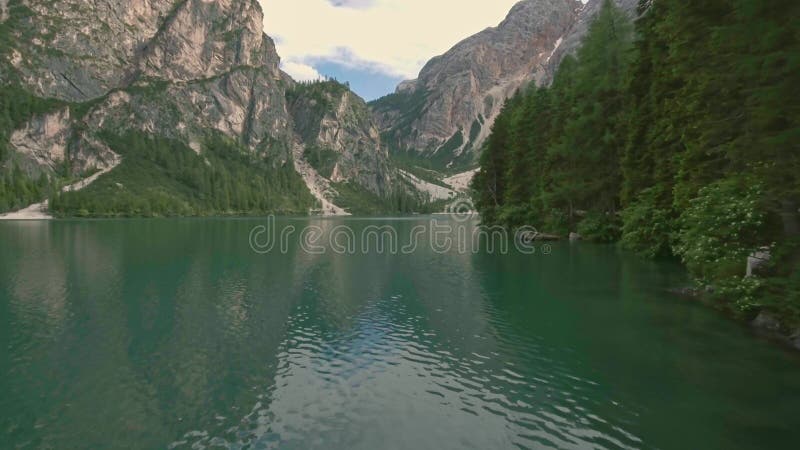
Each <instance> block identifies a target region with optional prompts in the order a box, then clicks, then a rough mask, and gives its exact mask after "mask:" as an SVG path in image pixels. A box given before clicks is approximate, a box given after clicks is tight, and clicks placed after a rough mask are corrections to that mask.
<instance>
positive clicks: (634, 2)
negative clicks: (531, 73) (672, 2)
mask: <svg viewBox="0 0 800 450" xmlns="http://www.w3.org/2000/svg"><path fill="white" fill-rule="evenodd" d="M639 1H640V0H614V3H615V4H616V5H617V6H618V7H619V8H620V9H622V10H623V11H625V12H626V13H628V14H629V15H630V16H631V17H635V16H636V15H637V14H638V6H639ZM602 6H603V0H589V1H588V2H587V3H586V6H585V7H583V8H581V9H580V10H579V12H578V16H577V18H576V20H575V23H574V24H573V26H572V28H571V29H570V30H569V32H568V33H567V34H566V35H565V36H564V38H563V40H562V43H561V45H560V46H559V47H558V49H556V51H555V52H554V53H553V57H552V58H550V61H549V62H548V64H547V71H546V74H545V77H544V78H543V79H542V80H541V82H542V83H543V84H550V83H551V82H552V81H553V77H554V76H555V74H556V71H557V70H558V66H559V64H561V61H563V60H564V57H565V56H567V55H571V54H574V53H575V52H576V51H577V50H578V47H580V45H581V41H582V40H583V38H584V37H585V36H586V33H588V32H589V25H590V24H591V23H592V21H593V20H594V19H595V18H596V17H597V15H598V14H599V13H600V8H601V7H602Z"/></svg>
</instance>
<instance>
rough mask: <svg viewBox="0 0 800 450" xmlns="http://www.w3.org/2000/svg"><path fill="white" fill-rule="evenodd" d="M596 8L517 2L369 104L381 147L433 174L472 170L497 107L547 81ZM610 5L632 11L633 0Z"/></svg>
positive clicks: (595, 1)
mask: <svg viewBox="0 0 800 450" xmlns="http://www.w3.org/2000/svg"><path fill="white" fill-rule="evenodd" d="M601 2H602V0H590V1H589V3H588V4H586V5H584V4H583V3H581V2H579V1H576V0H524V1H521V2H519V3H518V4H516V5H515V6H514V7H513V8H512V9H511V11H510V12H509V13H508V16H507V17H506V19H505V20H504V21H503V22H502V23H501V24H500V25H498V26H497V27H495V28H488V29H486V30H484V31H482V32H480V33H478V34H476V35H474V36H472V37H469V38H467V39H465V40H463V41H462V42H460V43H458V44H457V45H456V46H455V47H453V48H452V49H451V50H449V51H448V52H446V53H445V54H443V55H441V56H438V57H436V58H433V59H432V60H431V61H429V62H428V63H427V64H426V65H425V67H424V68H423V69H422V71H421V72H420V74H419V78H417V79H416V80H411V81H405V82H403V83H401V84H400V85H399V86H398V87H397V90H396V92H395V93H394V94H391V95H388V96H386V97H383V98H381V99H378V100H376V101H374V102H372V103H371V104H370V106H371V108H372V110H373V112H374V114H375V117H376V121H377V122H378V124H379V126H380V127H381V132H382V134H383V136H384V139H385V140H386V142H387V144H388V145H389V146H390V148H391V149H392V150H393V151H394V152H395V153H401V154H402V153H407V154H409V155H410V156H412V157H416V158H422V159H426V160H428V161H429V163H430V164H431V165H433V166H434V167H437V168H439V169H445V168H451V169H452V168H459V167H469V166H472V165H474V163H475V157H476V154H477V153H478V152H479V151H480V149H481V146H482V144H483V142H484V141H485V139H486V138H487V137H488V135H489V134H490V131H491V127H492V124H493V123H494V120H495V119H496V117H497V115H498V114H499V113H500V111H501V110H502V108H503V105H504V103H505V101H506V100H507V99H508V98H509V97H510V96H512V95H513V94H514V93H515V92H516V91H517V90H518V89H520V88H522V87H524V86H526V85H527V84H529V83H530V82H536V83H539V84H544V83H549V82H550V80H551V79H552V74H553V73H554V72H555V69H556V68H557V67H558V64H559V63H560V61H561V60H562V59H563V57H564V56H565V55H566V54H568V53H571V52H574V51H575V48H576V47H577V46H578V44H579V42H580V39H581V37H582V36H583V35H584V34H585V32H586V26H587V23H588V22H589V21H590V20H591V19H592V18H593V17H594V16H596V14H597V12H598V11H599V6H600V4H601ZM618 3H619V4H620V5H621V6H622V7H623V8H624V9H625V10H626V11H633V10H634V9H635V7H636V3H637V0H618Z"/></svg>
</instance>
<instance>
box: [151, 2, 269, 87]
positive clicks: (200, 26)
mask: <svg viewBox="0 0 800 450" xmlns="http://www.w3.org/2000/svg"><path fill="white" fill-rule="evenodd" d="M262 21H263V15H262V13H261V9H260V7H259V5H258V3H257V2H256V1H255V0H216V1H207V0H186V1H182V2H178V3H177V4H176V5H175V7H174V10H173V12H172V13H171V14H170V16H169V17H168V18H167V19H166V20H165V21H164V23H163V24H162V27H161V31H160V32H159V33H158V34H157V35H156V36H155V37H154V38H153V39H152V40H151V41H150V42H149V43H148V44H147V45H145V47H144V49H143V55H142V62H141V71H142V75H144V76H148V77H153V78H161V79H166V80H170V81H191V80H198V79H203V78H211V77H214V76H218V75H222V74H225V73H227V72H230V71H231V69H233V68H238V67H243V66H244V67H258V68H263V69H265V71H267V72H268V73H269V75H271V76H272V77H273V78H274V79H276V80H277V79H280V74H279V72H278V62H279V58H278V54H277V52H276V51H275V44H274V43H273V42H272V39H270V38H268V37H267V36H266V35H264V33H263V31H262V29H263V26H262Z"/></svg>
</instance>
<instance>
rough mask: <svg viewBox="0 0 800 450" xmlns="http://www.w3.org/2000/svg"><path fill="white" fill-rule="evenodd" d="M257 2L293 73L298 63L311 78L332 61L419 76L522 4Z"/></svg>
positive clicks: (504, 0) (462, 0) (508, 0)
mask: <svg viewBox="0 0 800 450" xmlns="http://www.w3.org/2000/svg"><path fill="white" fill-rule="evenodd" d="M260 1H261V4H262V6H263V8H264V24H265V31H266V33H267V34H269V35H270V36H272V37H273V38H275V41H276V43H277V46H278V53H279V54H280V55H281V57H282V58H283V60H284V70H286V71H287V72H289V73H290V74H291V72H290V70H295V69H298V68H299V67H300V66H301V65H304V66H306V67H304V68H302V71H305V72H306V73H310V72H309V71H308V69H309V68H311V67H310V66H311V65H312V64H314V62H315V61H320V60H331V61H335V62H338V63H340V64H344V65H347V66H350V67H353V68H357V69H367V70H372V71H377V72H381V73H384V74H387V75H392V76H401V77H403V78H416V76H417V74H418V73H419V71H420V69H421V68H422V66H423V65H424V64H425V63H426V62H427V61H428V60H429V59H430V58H432V57H434V56H436V55H440V54H442V53H444V52H446V51H447V50H448V49H450V48H451V47H452V46H453V45H455V44H456V43H457V42H459V41H460V40H462V39H464V38H466V37H468V36H470V35H472V34H475V33H477V32H479V31H481V30H483V29H484V28H486V27H490V26H495V25H497V24H498V23H500V22H501V21H502V20H503V19H504V18H505V16H506V15H507V14H508V11H509V10H510V9H511V7H512V6H513V5H514V4H515V3H516V2H517V1H518V0H490V1H487V0H260ZM334 4H336V5H339V6H335V5H334ZM292 75H293V74H292ZM293 76H294V75H293Z"/></svg>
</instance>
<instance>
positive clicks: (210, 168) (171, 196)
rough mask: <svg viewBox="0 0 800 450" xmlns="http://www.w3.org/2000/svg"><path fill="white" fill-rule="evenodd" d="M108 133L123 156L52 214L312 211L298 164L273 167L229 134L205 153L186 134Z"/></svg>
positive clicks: (56, 201)
mask: <svg viewBox="0 0 800 450" xmlns="http://www.w3.org/2000/svg"><path fill="white" fill-rule="evenodd" d="M102 138H103V140H104V141H105V142H107V143H108V144H109V146H110V147H111V149H112V150H114V151H115V152H117V153H118V154H120V155H122V157H123V162H122V163H121V164H120V165H119V167H117V168H115V169H114V170H113V171H112V172H110V173H109V174H107V175H104V176H102V177H100V178H99V179H98V180H97V181H96V182H94V183H92V185H91V186H89V187H87V188H85V189H83V190H81V191H77V192H67V193H60V194H58V195H56V196H55V197H54V198H52V199H51V201H50V211H51V212H52V213H53V214H55V215H57V216H78V217H83V216H90V217H170V216H208V215H230V214H232V215H248V214H264V213H287V214H291V213H297V214H305V213H306V212H307V211H308V209H309V208H310V207H311V206H312V205H313V202H314V199H313V198H312V197H311V194H310V193H309V192H308V189H306V187H305V184H304V183H303V181H302V180H301V179H300V176H299V175H298V174H297V173H296V172H295V171H294V169H293V168H292V167H274V166H272V165H271V164H269V162H268V161H267V160H265V159H264V158H262V157H260V156H258V155H254V154H252V153H251V152H249V151H246V150H244V149H242V148H241V147H240V146H239V145H237V144H236V143H235V142H233V141H232V140H230V139H227V138H225V137H222V136H217V135H213V136H210V137H209V138H208V139H207V140H206V143H205V149H204V150H205V151H204V152H203V153H202V155H198V154H197V153H195V152H194V151H193V150H192V149H190V148H189V147H187V146H186V145H185V144H183V143H181V142H179V141H176V140H172V139H166V138H161V137H156V136H149V135H146V134H143V133H138V132H127V133H125V134H123V135H115V134H111V133H104V135H103V136H102Z"/></svg>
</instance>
